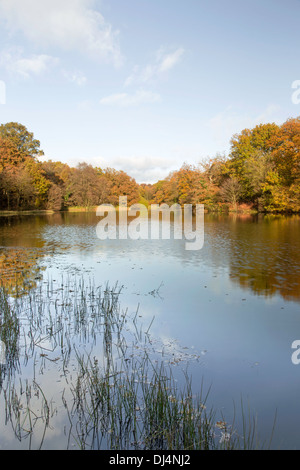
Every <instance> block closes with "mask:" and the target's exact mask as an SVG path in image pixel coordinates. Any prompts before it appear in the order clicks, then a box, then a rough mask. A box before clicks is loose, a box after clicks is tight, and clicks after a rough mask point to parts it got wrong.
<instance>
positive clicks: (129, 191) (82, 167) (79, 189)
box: [0, 117, 300, 212]
mask: <svg viewBox="0 0 300 470" xmlns="http://www.w3.org/2000/svg"><path fill="white" fill-rule="evenodd" d="M230 143H231V149H230V152H229V155H228V156H224V155H217V156H215V157H208V158H206V159H205V160H203V161H201V162H199V164H198V165H188V164H186V163H184V164H183V165H182V167H181V168H180V169H178V170H177V171H174V172H172V173H170V174H169V175H168V176H167V177H166V178H165V179H164V180H161V181H158V182H157V183H155V184H138V183H137V182H136V181H135V180H134V179H133V178H132V177H130V176H129V175H128V174H127V173H125V172H124V171H117V170H115V169H113V168H105V169H103V168H99V167H93V166H92V165H89V164H87V163H85V162H82V163H80V164H79V165H78V166H77V167H76V168H72V167H70V166H69V165H67V164H66V163H61V162H53V161H51V160H48V161H43V162H42V161H41V160H40V159H39V157H40V156H42V155H43V151H42V150H40V142H39V141H38V140H36V139H35V138H34V135H33V134H32V133H30V132H29V131H28V130H27V129H26V127H25V126H23V125H22V124H19V123H14V122H11V123H8V124H2V125H1V126H0V209H1V210H24V209H52V210H63V209H68V207H70V206H80V207H92V206H97V205H99V204H102V203H109V204H113V205H118V202H119V197H120V196H127V198H128V203H129V204H133V203H135V202H142V203H144V204H152V203H155V204H162V203H167V204H174V203H177V204H181V205H183V204H204V205H205V207H206V208H207V209H208V210H224V209H231V210H239V208H240V207H249V208H252V209H255V210H258V211H265V212H300V117H299V118H293V119H288V120H287V121H286V122H285V123H283V124H282V125H281V126H279V125H277V124H275V123H269V124H259V125H257V126H256V127H254V128H253V129H244V130H242V131H241V132H240V133H239V134H235V135H234V136H233V137H232V139H231V142H230Z"/></svg>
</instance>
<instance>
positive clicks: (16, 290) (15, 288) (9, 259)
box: [0, 248, 45, 296]
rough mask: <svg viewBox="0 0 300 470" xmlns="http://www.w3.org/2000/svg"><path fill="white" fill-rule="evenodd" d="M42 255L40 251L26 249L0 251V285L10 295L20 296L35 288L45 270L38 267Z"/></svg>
mask: <svg viewBox="0 0 300 470" xmlns="http://www.w3.org/2000/svg"><path fill="white" fill-rule="evenodd" d="M44 255H45V253H44V252H42V251H41V250H35V249H28V248H27V249H26V248H25V249H24V248H9V249H7V248H5V249H3V248H1V249H0V277H1V285H2V286H3V287H5V288H6V289H7V290H8V292H9V294H10V295H12V296H17V295H22V294H23V293H26V292H28V291H29V290H30V289H32V288H34V287H36V285H37V281H38V280H39V279H40V278H41V271H42V270H43V269H45V268H44V267H41V266H39V265H38V261H39V260H40V259H41V258H42V257H43V256H44Z"/></svg>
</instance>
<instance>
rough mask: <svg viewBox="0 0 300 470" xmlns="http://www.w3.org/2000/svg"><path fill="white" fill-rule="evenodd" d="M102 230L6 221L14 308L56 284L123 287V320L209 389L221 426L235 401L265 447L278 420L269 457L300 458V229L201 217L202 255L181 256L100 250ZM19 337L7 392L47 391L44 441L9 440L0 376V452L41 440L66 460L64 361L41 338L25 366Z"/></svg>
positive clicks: (163, 245) (75, 220) (265, 219)
mask: <svg viewBox="0 0 300 470" xmlns="http://www.w3.org/2000/svg"><path fill="white" fill-rule="evenodd" d="M98 222H99V218H98V217H97V216H96V214H95V213H61V214H53V215H45V216H36V215H32V216H22V217H21V216H13V217H1V218H0V275H1V281H2V284H3V285H4V286H5V287H6V288H7V289H8V290H9V292H10V294H11V296H12V297H14V296H16V292H17V290H20V291H21V290H22V289H24V285H25V289H26V290H27V291H28V292H29V291H30V290H32V289H38V288H39V286H46V285H49V283H51V286H57V291H59V286H61V285H62V283H63V282H66V280H67V282H72V281H73V280H76V279H82V278H84V279H86V282H87V283H88V282H90V280H91V279H92V280H93V281H92V282H93V283H94V285H95V286H96V288H97V287H100V286H102V287H103V286H106V285H107V284H109V285H111V286H115V285H116V284H117V285H119V286H121V287H122V289H121V294H120V303H121V308H122V309H124V310H128V312H129V313H130V314H131V313H132V314H134V313H135V312H138V318H139V319H140V321H141V322H142V324H143V325H145V328H146V329H147V328H148V326H149V325H151V335H152V337H153V338H155V339H156V341H157V345H158V346H157V350H159V353H160V354H161V355H162V356H163V357H168V358H169V359H170V363H172V365H173V367H174V369H176V370H177V371H178V370H181V369H184V370H186V368H188V369H187V370H188V372H189V373H190V374H191V376H192V383H193V390H194V391H195V392H197V391H198V390H200V388H201V386H202V384H203V383H204V387H205V386H206V387H207V388H209V387H211V388H210V392H209V398H208V402H209V403H211V404H212V405H213V407H214V408H215V409H216V410H220V411H221V413H222V414H224V416H225V417H226V421H229V422H230V421H231V420H232V421H233V419H234V418H235V419H236V420H238V419H239V418H238V417H237V416H238V415H239V412H240V406H241V400H242V402H243V404H244V406H245V408H246V410H247V413H248V410H250V413H254V415H255V416H256V418H257V429H258V433H259V436H260V438H261V439H262V440H264V439H268V438H269V436H270V434H271V432H272V427H273V422H274V417H275V415H276V426H275V433H274V436H273V440H272V447H274V448H281V449H290V448H291V449H293V448H296V449H299V448H300V430H299V418H300V400H299V393H300V365H295V364H294V363H293V362H292V360H291V358H292V353H293V352H294V350H293V349H292V343H293V341H295V340H298V339H299V340H300V217H299V216H291V217H285V216H252V215H241V216H236V215H227V216H226V215H212V214H205V225H204V231H205V240H204V246H203V248H202V249H201V250H199V251H187V250H186V249H185V241H184V240H173V239H170V240H150V239H149V240H99V239H98V238H97V235H96V225H97V223H98ZM47 283H48V284H47ZM45 295H46V294H45ZM24 305H25V304H24ZM21 306H22V304H21ZM20 312H21V316H22V309H21V307H20ZM41 316H42V314H41ZM24 318H25V317H24ZM153 318H154V320H153ZM152 320H153V321H152ZM21 322H22V318H21ZM24 322H25V323H26V322H28V319H26V321H25V320H24ZM21 331H22V332H23V334H22V339H21V346H22V347H21V349H20V358H19V361H18V366H16V370H15V371H14V374H13V377H14V379H13V380H12V378H10V380H11V383H14V384H15V386H16V384H22V385H18V387H19V389H18V390H20V387H21V388H22V390H24V389H25V388H26V385H24V384H26V383H29V382H28V381H29V380H30V379H32V377H34V379H35V380H36V381H37V382H38V383H39V387H40V389H39V390H37V389H36V390H35V394H36V395H38V394H39V395H40V396H41V393H42V392H41V390H43V393H45V391H44V390H46V391H47V403H48V404H49V403H51V420H52V421H51V423H50V426H49V429H47V432H46V435H45V436H44V435H43V436H42V437H41V436H40V437H39V438H37V437H34V438H33V437H32V435H31V436H30V438H29V437H28V436H26V433H24V432H23V434H22V435H21V434H18V433H17V432H16V429H13V425H12V422H11V420H10V419H8V418H9V417H8V415H9V413H8V410H7V404H6V405H5V400H6V399H7V396H8V394H9V392H11V389H10V390H9V389H8V388H9V387H8V384H7V383H5V365H2V368H3V370H2V373H3V375H2V379H1V382H0V389H1V387H2V389H1V392H2V393H0V404H1V409H0V412H1V414H0V448H13V449H21V448H28V447H32V448H35V447H38V446H39V442H41V439H43V448H46V449H47V448H50V449H51V448H53V449H55V448H66V446H67V443H68V439H69V436H68V431H67V424H68V419H67V418H66V417H64V418H63V413H61V410H63V409H64V407H63V405H62V403H61V398H62V395H63V393H64V391H65V389H66V383H65V381H66V378H65V376H64V377H63V378H62V376H63V373H62V369H63V367H62V365H61V364H60V360H59V357H60V356H59V354H58V352H57V351H56V350H54V348H52V347H50V346H49V345H48V346H47V344H46V343H47V337H46V334H45V333H44V336H43V335H42V334H40V336H36V337H35V345H36V346H37V347H36V348H35V352H34V353H32V354H31V357H30V354H29V352H28V351H27V350H26V345H25V346H24V344H25V343H26V337H27V335H28V331H27V330H26V327H25V326H22V328H21ZM36 331H37V330H36ZM42 344H43V345H44V347H43V349H41V345H42ZM78 344H80V345H81V346H82V348H84V349H86V350H88V351H89V354H90V355H91V356H93V355H96V347H95V344H96V341H95V337H94V336H93V339H92V340H90V339H89V335H88V334H85V337H84V338H83V337H82V333H81V336H80V339H79V340H78ZM94 347H95V351H94V350H93V348H94ZM24 351H26V352H24ZM50 352H51V353H53V354H52V355H51V354H50ZM45 358H46V359H48V360H47V361H46V360H45ZM42 361H44V362H42ZM0 367H1V366H0ZM72 367H73V372H74V373H75V372H76V371H75V369H76V365H75V362H74V363H73V366H72V365H69V367H68V368H69V371H70V370H71V372H70V374H72ZM69 380H71V379H70V376H69ZM38 392H39V393H38ZM19 393H21V392H20V391H19ZM37 429H38V428H37ZM38 432H40V433H41V434H43V432H44V427H43V426H41V429H40V431H37V434H38ZM24 435H25V437H24V438H23V437H22V436H24ZM30 439H31V440H30ZM72 445H74V446H75V444H72Z"/></svg>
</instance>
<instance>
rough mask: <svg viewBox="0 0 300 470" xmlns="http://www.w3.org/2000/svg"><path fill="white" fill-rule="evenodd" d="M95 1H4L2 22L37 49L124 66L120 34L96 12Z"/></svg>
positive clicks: (0, 12)
mask: <svg viewBox="0 0 300 470" xmlns="http://www.w3.org/2000/svg"><path fill="white" fill-rule="evenodd" d="M94 3H95V2H94V0H63V1H61V0H42V1H41V0H0V19H2V20H4V21H5V24H6V26H7V28H8V29H9V31H10V33H11V34H13V33H14V32H19V31H21V32H22V33H23V34H24V36H25V37H26V38H27V39H29V40H30V41H33V43H34V44H35V45H38V46H41V47H45V46H51V47H58V48H60V49H63V50H68V51H70V50H73V51H80V52H81V53H84V54H87V55H89V56H91V57H93V58H95V59H99V60H107V61H111V62H113V63H114V64H115V65H116V66H119V65H120V64H121V63H122V56H121V53H120V48H119V44H118V32H117V31H113V29H112V26H111V25H110V24H109V23H108V22H107V21H105V19H104V17H103V16H102V15H101V13H100V12H98V11H97V10H95V9H92V6H93V5H94Z"/></svg>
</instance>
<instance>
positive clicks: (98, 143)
mask: <svg viewBox="0 0 300 470" xmlns="http://www.w3.org/2000/svg"><path fill="white" fill-rule="evenodd" d="M299 18H300V1H299V0H251V1H248V0H226V1H225V0H185V1H183V0H127V1H124V0H63V1H58V0H0V39H1V40H0V81H1V82H0V84H1V85H2V100H0V101H1V103H2V104H0V113H1V119H0V122H1V123H5V122H10V121H16V122H20V123H22V124H24V125H25V126H26V127H27V128H28V130H29V131H31V132H33V133H34V136H35V138H37V139H39V140H40V142H41V148H42V149H43V150H44V152H45V157H44V158H45V159H52V160H56V161H62V162H66V163H68V164H70V165H72V166H75V165H76V164H77V163H78V162H80V161H86V162H88V163H91V164H92V165H94V166H102V167H108V166H110V167H113V168H116V169H122V170H124V171H126V172H127V173H128V174H130V175H131V176H133V177H134V178H135V179H136V180H137V181H138V182H155V181H157V180H158V179H161V178H164V177H166V176H167V175H168V173H169V172H170V171H172V170H174V169H179V168H180V167H181V165H182V164H183V163H184V162H187V163H192V164H197V163H198V162H199V161H201V160H202V159H203V158H206V157H207V156H210V157H214V156H215V155H216V154H217V153H226V154H227V153H228V150H229V146H230V138H231V137H232V135H233V134H234V133H238V132H240V131H241V130H242V129H244V128H246V127H250V128H251V127H254V126H255V125H256V124H259V123H261V122H276V123H278V124H280V123H282V122H284V121H285V120H286V119H287V118H289V117H296V116H298V115H300V104H295V103H293V102H292V93H293V90H292V83H293V82H294V81H295V80H300V62H299V51H300V28H299ZM3 85H5V100H4V99H3ZM0 91H1V90H0Z"/></svg>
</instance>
